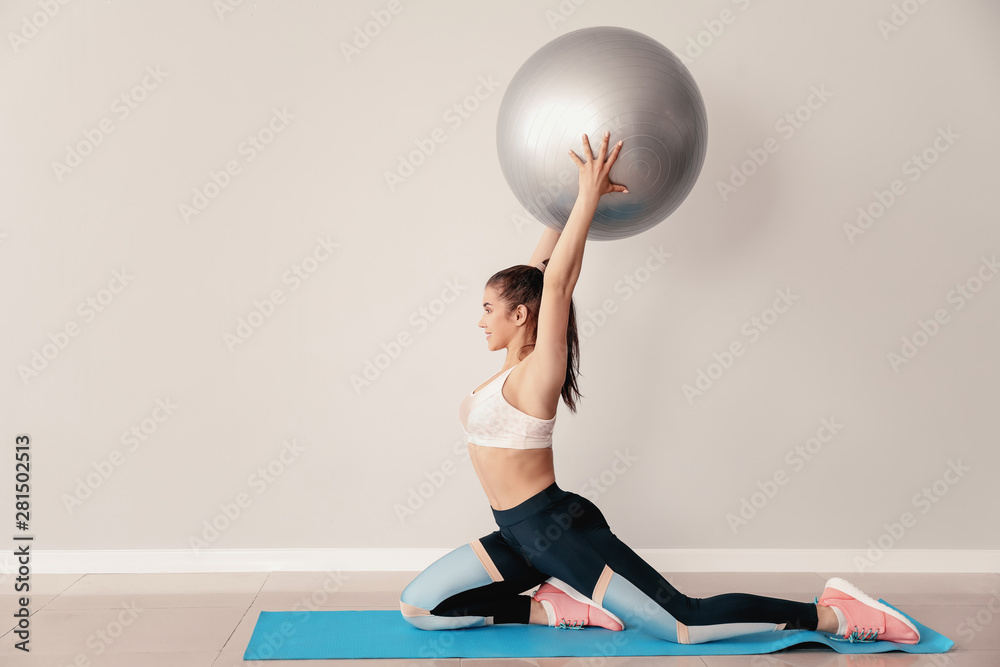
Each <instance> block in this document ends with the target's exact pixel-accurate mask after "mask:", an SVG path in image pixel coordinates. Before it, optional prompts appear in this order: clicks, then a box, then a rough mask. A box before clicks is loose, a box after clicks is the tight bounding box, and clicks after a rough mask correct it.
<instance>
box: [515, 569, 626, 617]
mask: <svg viewBox="0 0 1000 667" xmlns="http://www.w3.org/2000/svg"><path fill="white" fill-rule="evenodd" d="M534 599H535V600H538V601H539V602H541V603H542V607H544V608H545V613H546V614H548V617H549V625H551V626H553V627H556V628H568V629H571V630H579V629H580V628H583V627H584V626H587V625H596V626H598V627H602V628H607V629H608V630H623V629H624V628H625V625H624V624H623V623H622V622H621V620H619V618H618V617H617V616H615V615H614V614H612V613H611V612H609V611H606V610H605V609H602V608H601V607H599V606H598V605H596V604H595V603H594V602H593V601H592V600H590V599H588V598H587V597H585V596H584V595H583V594H581V593H580V592H578V591H575V590H573V588H572V587H571V586H570V585H569V584H567V583H565V582H563V581H559V580H558V579H556V578H555V577H552V578H551V579H549V580H548V581H546V582H545V583H544V584H542V585H541V586H539V587H538V590H537V591H536V592H535V595H534Z"/></svg>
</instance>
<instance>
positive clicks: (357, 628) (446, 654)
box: [243, 600, 955, 660]
mask: <svg viewBox="0 0 1000 667" xmlns="http://www.w3.org/2000/svg"><path fill="white" fill-rule="evenodd" d="M880 602H885V600H880ZM886 604H888V603H886ZM890 606H891V605H890ZM893 609H895V607H893ZM896 611H899V610H898V609H897V610H896ZM900 613H902V612H900ZM904 616H906V617H907V618H909V619H910V620H911V621H913V623H914V625H916V626H917V629H918V630H920V643H919V644H896V643H894V642H885V641H878V642H872V643H865V644H860V643H850V642H846V641H836V640H834V639H831V638H830V637H828V636H827V635H826V634H824V633H822V632H814V631H810V630H781V631H778V632H758V633H754V634H750V635H742V636H740V637H732V638H730V639H722V640H719V641H714V642H708V643H705V644H693V645H687V644H675V643H673V642H668V641H664V640H662V639H657V638H656V637H653V636H652V635H648V634H646V633H645V632H642V631H641V630H637V629H634V628H626V629H625V630H623V631H621V632H613V631H611V630H605V629H604V628H582V629H580V630H557V629H554V628H550V627H547V626H544V625H520V624H503V625H488V626H485V627H479V628H466V629H463V630H438V631H428V630H418V629H417V628H415V627H413V626H412V625H410V624H409V623H407V622H406V621H405V620H404V619H403V616H402V614H400V613H399V610H377V611H296V612H291V611H262V612H260V616H259V617H258V618H257V625H256V626H255V627H254V630H253V636H252V637H250V643H249V644H248V645H247V650H246V652H245V653H244V654H243V659H244V660H296V659H298V660H301V659H310V658H312V659H330V658H522V657H531V658H549V657H563V656H605V657H610V656H623V655H745V654H757V653H771V652H773V651H779V650H781V649H783V648H788V647H789V646H795V645H797V644H808V643H819V644H825V645H826V646H829V647H831V648H833V649H834V650H835V651H837V652H838V653H884V652H885V651H906V652H908V653H945V652H947V651H948V649H950V648H951V647H952V646H954V645H955V642H953V641H952V640H950V639H948V638H947V637H945V636H944V635H942V634H939V633H937V632H935V631H934V630H931V629H930V628H928V627H927V626H924V625H921V624H920V623H918V622H917V621H916V620H914V619H913V618H911V617H910V616H907V615H906V614H904Z"/></svg>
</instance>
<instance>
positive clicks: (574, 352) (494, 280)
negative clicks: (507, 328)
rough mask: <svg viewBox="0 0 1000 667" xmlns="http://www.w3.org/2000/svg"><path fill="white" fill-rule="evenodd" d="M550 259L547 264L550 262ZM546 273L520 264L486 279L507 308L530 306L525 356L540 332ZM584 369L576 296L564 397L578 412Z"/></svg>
mask: <svg viewBox="0 0 1000 667" xmlns="http://www.w3.org/2000/svg"><path fill="white" fill-rule="evenodd" d="M548 261H549V260H545V262H543V264H545V265H546V266H547V265H548ZM544 275H545V274H544V273H543V272H542V270H541V269H539V268H538V267H537V266H528V265H527V264H518V265H517V266H512V267H510V268H509V269H504V270H503V271H498V272H496V273H494V274H493V275H492V276H491V277H490V279H489V280H487V281H486V287H491V288H493V289H494V290H496V292H497V295H498V296H499V297H500V300H501V301H503V302H504V304H506V306H507V312H508V313H509V312H510V311H512V310H514V309H515V308H517V307H518V306H520V305H524V307H525V308H527V309H528V323H527V326H528V327H529V329H528V331H529V334H528V340H529V342H528V343H527V344H525V345H524V346H523V347H522V348H521V350H520V352H519V353H518V355H517V358H518V360H521V359H523V358H524V357H525V356H526V355H527V353H528V352H530V351H531V350H532V349H534V347H535V336H536V334H537V332H538V307H539V306H540V305H541V303H542V286H543V284H544ZM579 369H580V340H579V338H578V337H577V334H576V307H575V306H574V305H573V300H572V298H571V299H570V302H569V321H568V322H567V324H566V381H565V382H563V386H562V392H561V395H562V399H563V401H565V403H566V405H567V406H568V407H569V409H570V410H572V411H573V412H576V399H577V398H579V397H580V396H581V394H580V390H579V388H578V387H577V385H576V376H577V373H578V372H579Z"/></svg>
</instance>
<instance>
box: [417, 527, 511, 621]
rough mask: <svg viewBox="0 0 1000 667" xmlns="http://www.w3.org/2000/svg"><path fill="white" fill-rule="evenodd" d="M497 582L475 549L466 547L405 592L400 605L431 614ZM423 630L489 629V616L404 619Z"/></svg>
mask: <svg viewBox="0 0 1000 667" xmlns="http://www.w3.org/2000/svg"><path fill="white" fill-rule="evenodd" d="M492 582H493V579H492V578H491V577H490V575H489V573H488V572H487V571H486V568H485V567H483V564H482V562H481V561H480V560H479V556H477V555H476V552H475V551H473V549H472V546H471V545H469V544H463V545H462V546H460V547H458V548H457V549H455V550H454V551H450V552H449V553H447V554H445V555H444V556H442V557H441V558H438V559H437V560H436V561H434V562H433V563H431V564H430V565H429V566H428V567H427V569H425V570H424V571H423V572H421V573H420V574H419V575H418V576H417V578H416V579H414V580H413V581H411V582H410V583H409V585H407V587H406V588H404V589H403V592H402V594H401V595H400V596H399V600H400V602H404V603H406V604H408V605H413V606H414V607H418V608H420V609H426V610H427V611H430V610H431V609H434V608H435V607H437V606H438V605H439V604H440V603H441V602H442V601H443V600H445V599H447V598H449V597H451V596H452V595H455V594H457V593H461V592H463V591H467V590H470V589H473V588H479V587H481V586H487V585H489V584H491V583H492ZM404 618H406V620H407V621H409V622H410V623H412V624H413V625H415V626H416V627H418V628H420V629H421V630H457V629H459V628H474V627H477V626H481V625H486V617H485V616H404Z"/></svg>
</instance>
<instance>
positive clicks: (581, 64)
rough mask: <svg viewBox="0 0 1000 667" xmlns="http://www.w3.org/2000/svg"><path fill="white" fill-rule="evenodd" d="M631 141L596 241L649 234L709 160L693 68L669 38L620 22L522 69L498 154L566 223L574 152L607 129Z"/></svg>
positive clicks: (508, 96)
mask: <svg viewBox="0 0 1000 667" xmlns="http://www.w3.org/2000/svg"><path fill="white" fill-rule="evenodd" d="M605 131H609V132H611V140H610V143H609V145H608V153H609V154H610V152H611V149H612V148H614V145H615V144H616V143H617V142H618V141H619V140H622V141H624V144H623V146H622V149H621V152H620V153H619V155H618V160H617V161H616V162H615V164H614V165H613V166H612V167H611V173H610V178H611V182H612V183H618V184H621V185H624V186H625V187H627V188H628V190H629V193H628V194H625V193H610V194H606V195H604V196H603V197H601V199H600V202H599V203H598V206H597V213H596V214H595V216H594V220H593V223H592V224H591V227H590V233H589V235H588V239H599V240H611V239H621V238H627V237H629V236H633V235H635V234H639V233H640V232H643V231H645V230H647V229H649V228H650V227H653V226H654V225H656V224H658V223H660V222H662V221H663V220H664V219H665V218H666V217H667V216H668V215H670V214H671V213H672V212H673V211H674V209H676V208H677V207H678V206H680V204H681V202H683V201H684V198H685V197H687V195H688V193H689V192H690V191H691V188H692V187H694V183H695V181H696V180H697V179H698V174H699V173H700V172H701V168H702V165H703V164H704V162H705V149H706V143H707V122H706V118H705V103H704V101H703V100H702V97H701V92H700V91H699V90H698V86H697V85H696V84H695V82H694V78H693V77H692V76H691V73H690V72H689V71H688V69H687V67H685V66H684V64H683V63H682V62H681V61H680V59H679V58H678V57H677V56H675V55H674V54H673V53H672V52H671V51H669V50H668V49H667V48H666V47H665V46H663V45H662V44H660V43H659V42H657V41H656V40H654V39H652V38H650V37H647V36H646V35H644V34H642V33H640V32H636V31H635V30H629V29H627V28H618V27H596V28H584V29H582V30H576V31H574V32H570V33H567V34H565V35H563V36H561V37H557V38H556V39H554V40H552V41H551V42H549V43H548V44H546V45H545V46H543V47H542V48H540V49H538V51H536V52H535V53H534V54H532V56H531V57H530V58H528V60H527V61H526V62H525V63H524V64H523V65H522V66H521V68H520V69H518V70H517V73H516V74H515V75H514V78H513V79H512V80H511V82H510V85H508V86H507V90H506V91H505V92H504V96H503V100H502V101H501V102H500V112H499V117H498V119H497V154H498V156H499V158H500V168H501V170H502V171H503V175H504V178H505V179H506V181H507V185H508V186H510V189H511V190H512V191H513V192H514V195H515V196H516V197H517V199H518V200H519V201H520V202H521V204H522V205H523V206H524V207H525V209H527V211H528V212H529V213H530V214H531V215H532V216H534V217H535V218H537V219H538V220H539V221H540V222H541V223H543V224H544V225H546V226H548V227H551V228H553V229H555V230H557V231H562V228H563V227H564V226H565V224H566V220H567V219H568V218H569V214H570V211H572V209H573V204H574V203H575V201H576V197H577V193H578V191H579V173H580V172H579V168H578V167H577V166H576V164H575V163H574V162H573V160H572V159H571V158H570V155H569V151H570V150H572V151H573V152H575V153H576V154H577V155H578V156H580V158H581V159H583V160H590V159H592V156H590V155H586V152H585V149H584V145H583V135H584V134H586V135H587V136H588V137H589V139H590V144H591V146H592V148H593V152H594V155H597V153H598V152H599V151H600V143H601V139H602V138H603V136H604V132H605Z"/></svg>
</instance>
